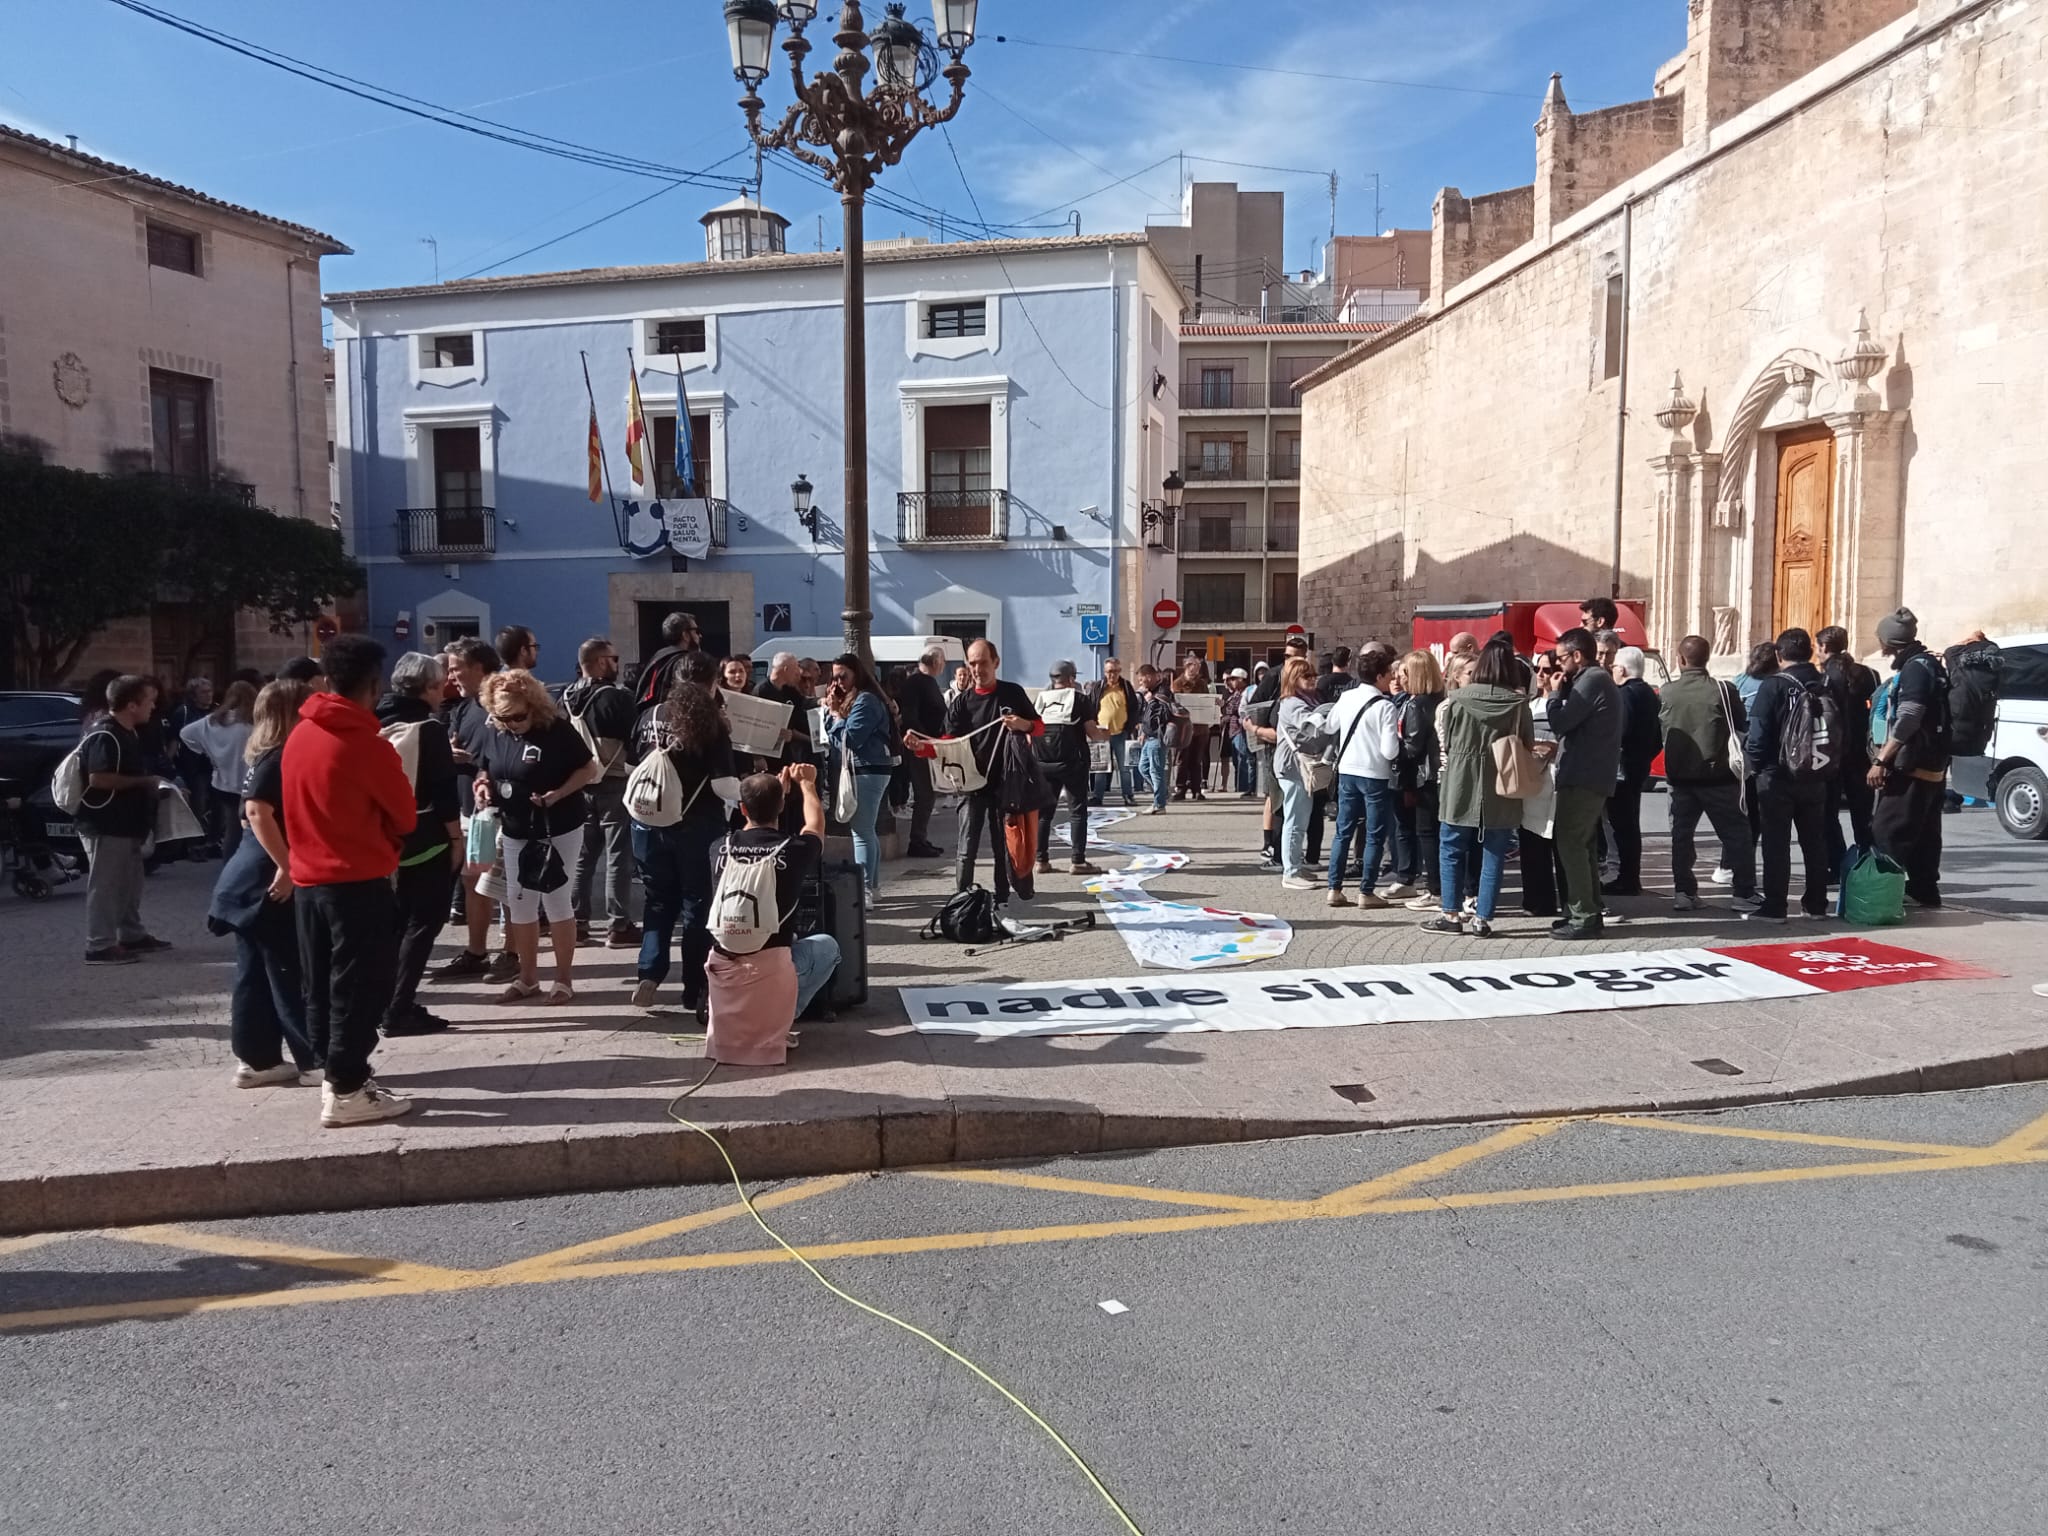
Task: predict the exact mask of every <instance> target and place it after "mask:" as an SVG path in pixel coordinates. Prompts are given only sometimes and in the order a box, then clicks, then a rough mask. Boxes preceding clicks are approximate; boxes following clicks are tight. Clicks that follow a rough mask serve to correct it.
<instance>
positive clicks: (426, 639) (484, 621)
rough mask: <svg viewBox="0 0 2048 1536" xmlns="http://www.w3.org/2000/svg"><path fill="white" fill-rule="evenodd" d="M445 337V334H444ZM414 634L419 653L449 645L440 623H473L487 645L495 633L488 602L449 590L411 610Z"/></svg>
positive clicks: (461, 592)
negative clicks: (470, 621)
mask: <svg viewBox="0 0 2048 1536" xmlns="http://www.w3.org/2000/svg"><path fill="white" fill-rule="evenodd" d="M443 334H444V335H445V334H446V333H445V332H444V333H443ZM412 617H413V625H414V631H413V632H414V633H415V634H417V635H418V636H419V637H420V649H421V650H427V649H428V648H429V647H431V648H432V649H434V650H436V651H438V650H440V649H441V648H442V647H443V646H445V645H446V644H447V642H448V637H447V636H446V635H443V634H441V633H439V630H440V626H441V621H442V620H443V619H475V620H476V621H477V626H478V627H477V635H478V637H479V638H480V639H481V640H483V642H484V643H485V644H486V645H488V644H489V643H490V640H491V636H492V635H493V634H494V633H496V629H495V626H493V625H492V623H491V604H490V600H489V599H488V598H486V597H482V596H480V595H478V594H477V593H475V592H464V591H463V590H462V589H461V588H459V587H450V588H448V590H447V591H445V592H437V593H435V594H434V595H433V596H432V597H428V598H422V599H421V600H420V601H419V602H418V603H417V604H415V605H414V607H413V614H412ZM429 624H432V625H433V626H434V628H435V630H436V633H434V634H432V635H429V634H428V633H427V626H428V625H429Z"/></svg>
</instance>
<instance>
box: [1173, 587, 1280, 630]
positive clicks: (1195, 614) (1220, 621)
mask: <svg viewBox="0 0 2048 1536" xmlns="http://www.w3.org/2000/svg"><path fill="white" fill-rule="evenodd" d="M1180 606H1181V616H1180V621H1181V623H1182V624H1183V625H1191V626H1195V627H1198V628H1199V627H1202V626H1208V627H1211V628H1215V627H1220V626H1222V625H1225V624H1275V625H1278V624H1296V623H1299V622H1300V620H1301V604H1300V603H1299V602H1298V601H1290V602H1280V601H1277V600H1275V601H1269V602H1267V603H1265V604H1264V605H1263V608H1262V606H1261V604H1260V602H1259V594H1258V593H1256V592H1247V593H1245V594H1244V595H1243V596H1242V597H1240V598H1230V597H1222V598H1206V599H1205V598H1203V597H1201V596H1199V595H1194V596H1185V595H1184V596H1183V597H1182V598H1181V605H1180Z"/></svg>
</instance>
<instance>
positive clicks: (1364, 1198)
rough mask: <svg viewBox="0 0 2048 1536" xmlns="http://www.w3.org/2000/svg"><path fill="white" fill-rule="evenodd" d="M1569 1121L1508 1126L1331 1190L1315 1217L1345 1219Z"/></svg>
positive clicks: (1543, 1121) (1317, 1202) (1527, 1141)
mask: <svg viewBox="0 0 2048 1536" xmlns="http://www.w3.org/2000/svg"><path fill="white" fill-rule="evenodd" d="M1571 1123H1572V1122H1571V1121H1569V1120H1531V1121H1529V1122H1527V1123H1526V1124H1523V1125H1511V1126H1509V1127H1508V1128H1507V1129H1506V1130H1502V1131H1496V1132H1494V1133H1493V1134H1492V1135H1491V1136H1486V1137H1482V1138H1481V1139H1480V1140H1478V1141H1474V1142H1468V1143H1467V1144H1466V1145H1464V1146H1462V1147H1453V1148H1452V1149H1451V1150H1450V1151H1448V1152H1439V1153H1438V1154H1437V1155H1436V1156H1435V1157H1425V1158H1424V1159H1423V1160H1422V1161H1421V1162H1419V1163H1410V1164H1409V1165H1408V1166H1407V1167H1406V1168H1396V1169H1395V1170H1394V1171H1393V1172H1392V1173H1383V1174H1381V1175H1380V1176H1379V1177H1378V1178H1376V1179H1367V1180H1366V1181H1365V1182H1364V1183H1363V1184H1353V1185H1352V1186H1350V1188H1348V1189H1338V1190H1332V1191H1331V1192H1330V1193H1329V1194H1327V1195H1325V1196H1323V1198H1322V1199H1320V1200H1318V1201H1316V1202H1315V1206H1316V1211H1317V1214H1318V1215H1323V1216H1333V1215H1334V1216H1348V1215H1352V1214H1354V1213H1356V1212H1358V1211H1362V1210H1364V1209H1366V1207H1368V1206H1370V1205H1371V1204H1373V1202H1375V1201H1377V1200H1383V1199H1385V1198H1386V1197H1388V1196H1389V1195H1394V1194H1398V1193H1399V1192H1400V1191H1402V1190H1404V1189H1412V1188H1414V1187H1415V1186H1416V1185H1417V1184H1421V1183H1424V1182H1425V1181H1427V1180H1429V1179H1434V1178H1437V1177H1438V1176H1440V1175H1442V1174H1446V1173H1451V1172H1454V1171H1455V1170H1457V1169H1459V1168H1463V1167H1466V1166H1467V1165H1468V1164H1471V1163H1476V1162H1478V1161H1479V1160H1480V1159H1481V1158H1482V1157H1491V1156H1493V1155H1494V1153H1496V1152H1506V1151H1509V1150H1511V1149H1513V1148H1515V1147H1520V1146H1526V1145H1527V1144H1528V1143H1530V1142H1532V1141H1535V1140H1537V1139H1538V1138H1540V1137H1544V1136H1548V1135H1550V1134H1551V1133H1552V1132H1553V1131H1561V1130H1563V1129H1564V1128H1565V1127H1566V1126H1567V1125H1570V1124H1571Z"/></svg>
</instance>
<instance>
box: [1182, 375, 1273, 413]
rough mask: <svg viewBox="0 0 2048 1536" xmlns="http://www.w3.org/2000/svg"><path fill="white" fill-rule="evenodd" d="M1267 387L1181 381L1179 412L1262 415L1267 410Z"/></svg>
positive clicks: (1212, 381)
mask: <svg viewBox="0 0 2048 1536" xmlns="http://www.w3.org/2000/svg"><path fill="white" fill-rule="evenodd" d="M1266 393H1267V391H1266V386H1265V385H1264V384H1261V383H1258V382H1256V381H1249V380H1248V381H1246V382H1245V383H1242V384H1240V383H1238V382H1237V381H1236V380H1235V379H1231V380H1227V381H1226V380H1223V379H1201V378H1191V379H1184V380H1182V381H1181V386H1180V408H1181V409H1182V410H1184V411H1262V410H1264V409H1265V408H1266Z"/></svg>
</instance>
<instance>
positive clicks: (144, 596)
mask: <svg viewBox="0 0 2048 1536" xmlns="http://www.w3.org/2000/svg"><path fill="white" fill-rule="evenodd" d="M362 582H363V572H362V568H361V567H360V566H358V565H357V564H356V563H355V562H354V561H353V560H351V559H349V558H348V556H347V554H346V553H345V552H344V551H343V549H342V545H341V537H340V535H338V534H336V533H334V532H333V531H332V530H330V529H327V528H323V527H320V526H318V525H316V524H313V523H309V522H305V521H302V520H300V519H298V518H294V517H280V516H278V515H277V514H276V513H274V512H270V511H267V510H265V509H264V508H262V507H257V506H251V505H249V504H248V503H247V502H245V501H242V500H241V499H240V498H239V497H238V496H236V495H235V494H233V493H232V492H230V491H228V490H226V489H224V488H222V487H218V486H212V485H205V484H192V483H186V482H180V481H174V480H170V479H166V478H164V477H162V476H156V475H136V474H128V475H97V474H92V473H90V472H88V471H85V470H77V469H66V468H62V467H60V466H57V465H52V464H44V463H42V462H40V461H39V460H38V459H37V458H36V457H35V456H34V455H32V454H23V453H0V602H4V603H5V605H6V614H5V622H6V624H7V626H8V629H9V631H10V632H11V635H12V638H13V650H14V655H15V658H16V662H17V665H18V666H19V667H21V668H22V669H23V670H24V671H25V672H26V673H28V675H29V676H28V681H30V682H31V683H34V684H41V685H45V686H48V685H54V684H55V683H58V682H60V681H62V680H63V679H64V678H65V677H67V676H68V675H69V674H70V672H71V670H72V668H73V667H75V666H76V665H77V664H78V660H79V658H80V657H81V656H82V655H83V654H84V653H85V649H86V647H87V646H88V645H90V644H91V643H92V640H93V637H94V636H96V635H98V634H99V633H100V632H101V631H103V630H104V629H105V628H106V627H107V626H108V625H109V624H112V623H114V622H115V621H116V620H119V619H125V618H132V617H134V616H136V615H138V614H144V613H147V612H148V611H149V610H150V607H151V605H152V604H154V603H157V602H160V601H173V600H182V601H189V602H192V603H194V604H196V605H198V606H199V607H201V608H202V609H203V610H205V611H209V612H214V613H218V614H220V615H221V616H222V617H223V618H225V617H227V616H228V615H231V614H233V613H234V612H235V611H236V610H238V609H245V608H246V609H253V610H255V611H256V612H259V613H263V614H265V615H267V616H268V617H269V619H270V622H271V623H272V624H273V625H276V626H278V627H280V628H284V627H288V626H290V625H294V624H302V623H306V622H308V621H310V620H312V619H314V618H317V617H318V616H319V615H320V613H321V611H322V609H323V607H324V605H325V604H327V603H328V602H330V601H332V600H333V599H335V598H339V597H346V596H349V595H350V594H351V593H354V592H356V591H358V590H360V589H361V587H362Z"/></svg>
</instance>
